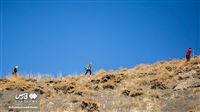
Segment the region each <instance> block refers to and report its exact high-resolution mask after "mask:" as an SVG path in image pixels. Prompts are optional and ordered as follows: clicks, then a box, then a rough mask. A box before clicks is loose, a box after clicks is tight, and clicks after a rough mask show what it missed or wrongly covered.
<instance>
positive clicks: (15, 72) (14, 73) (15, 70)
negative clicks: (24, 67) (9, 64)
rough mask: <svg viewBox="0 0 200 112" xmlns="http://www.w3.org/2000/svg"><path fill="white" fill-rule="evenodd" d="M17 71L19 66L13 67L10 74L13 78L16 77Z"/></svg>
mask: <svg viewBox="0 0 200 112" xmlns="http://www.w3.org/2000/svg"><path fill="white" fill-rule="evenodd" d="M18 70H19V66H15V67H14V70H13V72H12V74H13V75H14V76H17V72H18Z"/></svg>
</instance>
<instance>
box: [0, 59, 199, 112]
mask: <svg viewBox="0 0 200 112" xmlns="http://www.w3.org/2000/svg"><path fill="white" fill-rule="evenodd" d="M12 90H18V91H37V92H39V93H40V94H41V95H42V96H41V102H40V111H41V112H200V56H198V57H196V58H192V59H191V61H190V62H185V60H172V61H167V62H157V63H155V64H152V65H140V66H137V67H135V68H133V69H122V70H118V71H112V72H106V71H99V72H97V73H95V74H94V75H92V76H78V77H65V78H57V79H34V78H30V79H29V78H23V77H20V76H18V77H11V78H9V79H0V91H12ZM0 111H6V110H1V109H0Z"/></svg>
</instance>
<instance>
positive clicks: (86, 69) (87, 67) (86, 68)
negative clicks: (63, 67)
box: [85, 63, 92, 75]
mask: <svg viewBox="0 0 200 112" xmlns="http://www.w3.org/2000/svg"><path fill="white" fill-rule="evenodd" d="M91 69H92V64H91V63H90V64H89V65H87V66H86V67H85V71H86V72H85V75H87V74H88V72H89V73H90V75H91V74H92V70H91Z"/></svg>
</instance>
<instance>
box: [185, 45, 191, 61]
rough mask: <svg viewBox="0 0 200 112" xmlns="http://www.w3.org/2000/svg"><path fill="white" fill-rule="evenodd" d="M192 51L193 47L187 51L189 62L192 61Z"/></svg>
mask: <svg viewBox="0 0 200 112" xmlns="http://www.w3.org/2000/svg"><path fill="white" fill-rule="evenodd" d="M191 53H192V48H189V49H188V50H187V52H186V60H187V62H188V61H190V58H191V56H190V55H191Z"/></svg>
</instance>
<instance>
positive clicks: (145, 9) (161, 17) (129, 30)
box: [0, 0, 200, 76]
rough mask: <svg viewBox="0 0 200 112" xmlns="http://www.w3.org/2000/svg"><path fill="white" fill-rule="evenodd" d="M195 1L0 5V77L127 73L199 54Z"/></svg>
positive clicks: (199, 17) (23, 0)
mask: <svg viewBox="0 0 200 112" xmlns="http://www.w3.org/2000/svg"><path fill="white" fill-rule="evenodd" d="M199 7H200V2H199V1H198V0H142V1H141V0H131V1H124V0H117V1H113V0H109V1H96V0H94V1H93V0H92V1H76V0H75V1H74V0H73V1H64V0H58V1H57V0H55V1H54V0H42V1H40V0H20V1H19V0H1V49H0V50H1V54H0V55H1V72H0V73H1V76H4V75H6V74H9V73H11V71H12V69H13V67H14V66H15V65H19V67H20V73H38V72H40V73H51V74H56V73H59V72H62V73H64V74H74V73H77V74H79V73H83V72H84V66H85V65H86V64H87V63H90V62H92V63H93V71H96V70H99V69H104V70H115V69H118V68H120V67H125V68H132V67H134V66H136V65H138V64H141V63H145V64H151V63H154V62H156V61H159V60H170V59H173V58H183V57H184V56H185V52H186V50H187V48H188V47H192V48H194V49H195V53H196V54H199V50H200V49H199V48H200V39H199V38H200V31H199V30H200V29H199V27H200V8H199Z"/></svg>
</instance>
